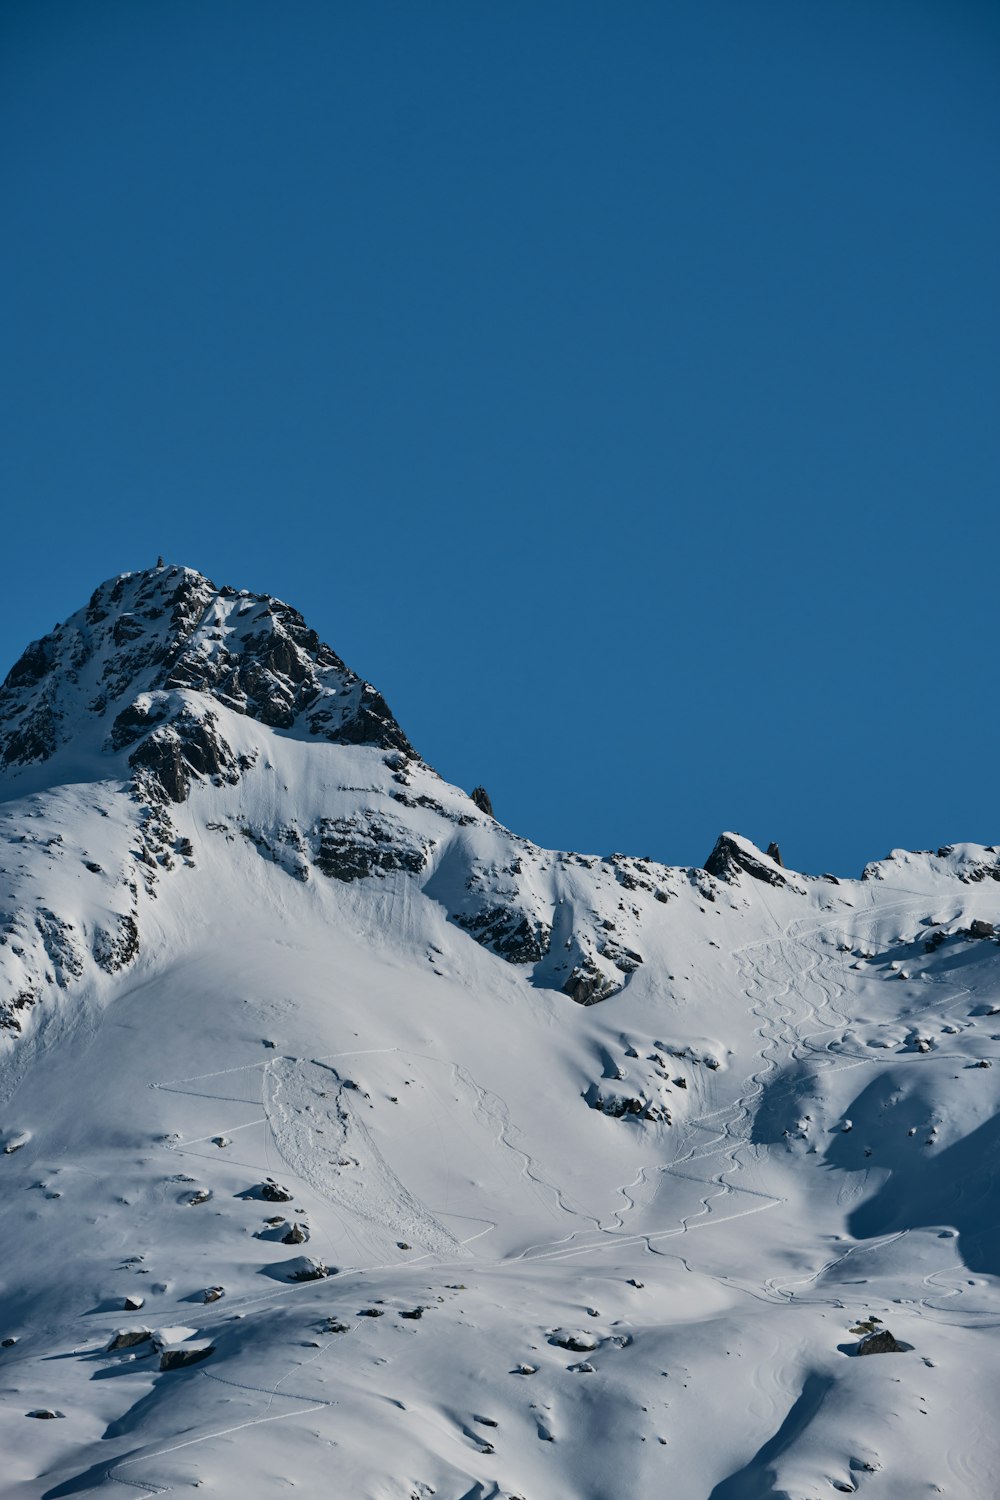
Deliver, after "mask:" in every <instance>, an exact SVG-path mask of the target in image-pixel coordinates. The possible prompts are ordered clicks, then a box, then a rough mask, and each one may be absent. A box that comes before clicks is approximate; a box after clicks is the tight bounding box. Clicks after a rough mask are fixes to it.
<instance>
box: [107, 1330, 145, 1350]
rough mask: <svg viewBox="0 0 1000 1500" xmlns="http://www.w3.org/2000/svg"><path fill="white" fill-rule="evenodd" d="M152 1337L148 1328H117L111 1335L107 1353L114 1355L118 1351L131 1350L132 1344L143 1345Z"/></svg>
mask: <svg viewBox="0 0 1000 1500" xmlns="http://www.w3.org/2000/svg"><path fill="white" fill-rule="evenodd" d="M152 1336H153V1335H152V1333H151V1332H150V1330H149V1329H148V1328H119V1329H118V1331H117V1332H116V1333H114V1334H113V1335H112V1337H111V1342H110V1344H109V1345H108V1348H107V1352H108V1354H114V1353H115V1351H116V1350H118V1349H131V1348H132V1347H133V1345H134V1344H144V1343H145V1342H146V1340H147V1339H150V1338H152Z"/></svg>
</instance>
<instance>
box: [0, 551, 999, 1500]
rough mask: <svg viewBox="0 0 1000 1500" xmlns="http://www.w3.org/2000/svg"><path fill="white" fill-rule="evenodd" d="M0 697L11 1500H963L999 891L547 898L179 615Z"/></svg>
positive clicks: (975, 1361) (939, 872) (174, 577)
mask: <svg viewBox="0 0 1000 1500" xmlns="http://www.w3.org/2000/svg"><path fill="white" fill-rule="evenodd" d="M88 615H90V618H89V619H88V618H87V617H88ZM102 615H103V617H102V618H98V616H102ZM3 691H4V701H5V703H6V704H7V705H9V706H12V712H10V716H9V717H8V718H6V719H5V720H4V721H3V722H2V723H0V736H2V743H3V745H4V747H5V754H6V753H7V751H9V750H10V747H11V746H12V745H13V746H14V747H15V753H13V754H11V755H9V757H8V760H7V765H6V770H5V772H4V773H3V782H2V786H3V805H2V806H0V915H2V930H0V985H2V986H3V988H2V989H0V1004H2V1005H3V1006H4V1007H5V1008H4V1010H3V1015H4V1017H5V1019H6V1023H7V1033H6V1035H5V1036H2V1037H0V1180H2V1186H3V1189H4V1202H5V1206H6V1214H5V1221H4V1222H5V1234H4V1256H3V1264H2V1268H0V1367H2V1369H3V1374H4V1379H3V1381H2V1382H0V1385H2V1387H3V1389H2V1391H0V1445H2V1447H3V1452H4V1455H5V1457H4V1464H5V1474H4V1493H5V1495H6V1494H10V1495H11V1496H12V1497H15V1500H29V1497H30V1500H39V1497H44V1500H56V1497H59V1496H68V1495H73V1494H82V1493H89V1492H97V1491H106V1492H107V1493H108V1494H117V1493H120V1490H121V1486H122V1485H123V1484H124V1485H126V1486H128V1487H130V1488H133V1489H137V1490H139V1491H140V1492H142V1493H146V1494H157V1493H168V1492H172V1491H174V1490H183V1489H188V1488H191V1487H195V1486H197V1487H200V1488H204V1489H205V1490H206V1491H207V1492H210V1493H216V1494H219V1495H231V1494H234V1493H235V1494H244V1495H246V1496H247V1497H250V1500H258V1497H259V1500H269V1497H271V1496H277V1495H279V1494H285V1493H287V1491H288V1489H289V1488H291V1487H295V1488H297V1489H298V1490H300V1491H301V1492H303V1493H305V1494H308V1495H322V1494H327V1493H331V1492H333V1491H335V1492H336V1493H337V1494H342V1495H344V1496H351V1497H354V1496H358V1497H365V1500H368V1497H371V1500H400V1497H402V1500H413V1497H419V1500H429V1497H432V1496H433V1497H435V1500H501V1497H502V1500H514V1497H522V1500H539V1497H542V1496H544V1497H545V1500H619V1497H627V1496H632V1495H640V1494H647V1493H648V1494H658V1493H676V1494H679V1495H683V1496H685V1497H691V1500H748V1497H758V1496H765V1495H771V1496H774V1497H776V1500H778V1497H786V1500H815V1497H818V1496H821V1495H825V1494H827V1493H830V1492H831V1491H832V1492H840V1493H854V1492H859V1493H862V1494H870V1495H871V1496H872V1497H874V1500H878V1496H879V1495H884V1496H887V1497H888V1496H893V1497H894V1496H902V1495H906V1496H909V1495H917V1494H922V1493H929V1494H934V1493H939V1494H944V1495H952V1496H953V1497H963V1500H987V1497H989V1500H992V1497H993V1495H994V1494H995V1488H996V1486H995V1473H996V1471H997V1467H998V1465H1000V1445H998V1443H997V1441H996V1439H995V1438H994V1437H993V1436H992V1435H991V1434H992V1427H991V1425H990V1423H989V1422H988V1421H987V1418H986V1412H985V1410H984V1395H983V1393H984V1392H986V1391H989V1390H990V1389H991V1383H992V1382H993V1381H995V1380H996V1379H997V1377H998V1376H1000V1356H998V1354H997V1351H996V1349H995V1347H994V1344H995V1340H993V1338H992V1334H991V1332H990V1329H991V1328H992V1326H993V1325H994V1323H995V1321H996V1318H997V1316H998V1315H1000V1297H998V1289H1000V1282H998V1280H997V1277H998V1274H1000V1233H998V1231H997V1228H996V1221H997V1214H996V1211H995V1207H994V1206H993V1203H992V1199H993V1188H994V1175H995V1166H994V1162H995V1158H996V1151H995V1146H996V1143H997V1132H998V1128H1000V1127H998V1124H997V1122H998V1120H1000V982H998V958H1000V954H998V943H997V938H996V935H995V932H994V928H993V924H994V922H995V921H996V920H997V918H998V916H1000V856H998V850H997V849H996V848H995V847H993V846H980V845H972V844H965V845H956V846H954V847H948V848H944V849H940V850H937V851H935V852H924V853H917V854H913V853H908V852H906V851H902V850H894V851H893V852H892V854H891V855H889V856H888V857H887V858H886V859H884V860H880V861H877V862H875V863H873V864H871V865H869V866H868V867H867V868H866V869H865V871H864V874H863V877H862V878H861V879H860V880H857V881H854V880H844V879H840V880H838V879H835V878H834V877H833V876H819V877H815V876H811V875H806V874H802V873H801V872H797V871H794V870H790V869H788V868H786V867H785V866H784V865H782V864H781V863H780V861H779V860H778V859H776V858H775V857H773V855H768V854H764V853H763V852H762V851H761V850H759V849H757V848H755V846H754V845H753V844H751V843H750V842H749V841H748V840H746V839H744V838H741V837H740V836H739V835H738V834H735V833H727V834H724V835H722V837H721V838H720V840H719V842H718V844H717V845H716V848H715V850H714V851H713V852H712V854H711V855H710V856H709V859H708V860H707V861H706V864H707V866H709V868H707V869H677V868H670V867H666V866H663V865H659V864H657V863H655V862H652V861H647V860H643V859H634V858H631V857H628V856H625V855H611V856H607V857H603V858H599V857H596V856H589V855H579V854H570V853H558V852H552V851H548V850H544V849H540V848H538V847H537V846H536V845H534V844H532V843H531V842H530V841H528V840H526V839H524V838H522V837H519V836H518V835H516V834H514V833H513V832H511V831H510V830H508V829H506V828H504V827H503V826H502V825H501V824H500V823H498V822H497V821H496V820H495V819H494V818H493V817H492V816H490V814H489V812H488V810H487V809H486V808H484V806H483V799H482V798H481V797H479V798H478V799H477V800H476V801H473V800H472V799H471V798H469V797H467V796H466V795H465V793H464V792H463V791H461V790H460V789H458V788H456V787H452V786H448V785H447V784H445V783H444V782H442V781H441V780H440V778H439V777H437V776H436V775H435V774H434V772H433V771H432V770H431V769H430V768H429V767H428V766H426V765H425V764H424V763H423V762H422V761H421V760H420V759H419V758H418V757H417V756H416V755H415V754H414V753H413V751H412V750H411V748H410V747H409V745H408V743H407V741H406V739H405V736H404V735H403V733H402V731H401V730H400V729H399V726H398V725H396V724H395V721H394V720H392V717H391V715H390V714H389V712H388V709H387V708H385V705H384V703H383V702H382V700H381V699H380V698H378V695H377V694H376V693H375V690H374V689H373V688H370V687H368V686H367V685H366V684H363V683H360V682H359V680H358V679H357V678H355V677H354V676H353V675H352V674H351V673H350V672H349V671H348V669H347V668H346V667H344V666H343V664H342V663H340V662H339V660H338V659H337V658H336V657H335V656H334V655H333V653H332V652H330V651H328V649H327V648H326V647H324V646H322V645H321V644H320V643H319V642H318V641H317V640H316V638H315V637H314V636H313V635H312V634H311V633H310V632H309V631H308V629H307V627H306V626H305V625H304V623H303V622H302V621H301V619H300V618H299V617H298V616H297V615H296V614H295V613H294V611H291V610H289V609H288V608H287V606H284V605H280V604H278V603H277V602H276V601H273V600H268V599H263V598H258V597H256V596H251V595H246V594H239V593H236V592H235V591H232V590H226V589H215V588H214V587H213V586H212V585H210V584H209V583H208V582H207V581H206V580H205V579H203V578H201V577H200V575H198V574H195V573H191V572H188V571H185V570H180V569H163V570H154V571H153V572H151V573H148V574H131V575H126V577H125V578H124V579H122V580H116V581H115V582H114V583H112V584H109V585H105V586H104V588H103V589H101V590H98V591H97V594H96V595H95V596H94V599H93V600H92V601H91V605H90V606H89V607H88V610H87V611H83V612H81V614H80V615H77V616H74V618H73V620H72V621H70V622H69V623H68V624H67V625H66V626H64V627H62V628H61V630H57V631H56V632H54V633H53V635H52V636H50V637H48V638H46V641H44V642H41V643H37V644H36V646H34V647H32V648H30V649H29V651H28V653H26V655H25V658H23V659H22V663H19V665H18V667H17V668H15V670H14V672H13V673H12V674H11V676H10V677H9V678H8V681H7V684H6V686H5V688H4V690H3ZM324 715H327V716H328V717H323V716H324ZM33 724H34V725H36V727H37V726H38V725H41V726H42V730H44V733H42V732H41V731H40V734H41V737H40V738H39V740H38V741H37V752H38V753H37V754H35V755H34V757H33V758H32V756H30V755H28V756H26V755H25V754H24V752H25V751H26V750H29V749H30V748H31V744H32V743H33V740H32V735H33V734H34V732H35V731H34V730H33V729H29V728H28V727H27V726H31V725H33ZM46 725H47V726H48V728H46V727H45V726H46ZM18 736H20V738H18ZM885 1328H888V1330H889V1332H890V1333H891V1335H892V1338H891V1340H890V1339H886V1338H884V1337H880V1334H881V1331H882V1330H884V1329H885ZM872 1335H875V1337H874V1338H872ZM866 1340H868V1341H869V1342H868V1343H867V1344H866V1351H868V1350H876V1349H879V1348H886V1349H892V1350H894V1352H889V1353H881V1354H879V1353H872V1356H871V1357H870V1358H865V1359H857V1358H856V1357H855V1355H856V1353H857V1352H858V1351H859V1348H860V1346H861V1345H862V1343H865V1341H866ZM39 1413H52V1414H53V1416H52V1418H51V1419H49V1420H46V1419H43V1418H42V1417H40V1416H39V1415H38V1414H39ZM331 1487H332V1488H331Z"/></svg>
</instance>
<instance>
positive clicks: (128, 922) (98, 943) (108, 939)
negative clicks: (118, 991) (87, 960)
mask: <svg viewBox="0 0 1000 1500" xmlns="http://www.w3.org/2000/svg"><path fill="white" fill-rule="evenodd" d="M138 952H139V928H138V926H137V924H136V920H135V917H133V916H132V915H131V914H130V913H128V912H125V913H123V914H122V915H121V916H120V917H119V918H118V926H117V929H116V930H115V931H112V932H109V931H108V929H107V928H105V927H99V928H98V929H97V931H96V932H95V934H94V945H93V954H94V961H95V962H96V963H97V964H98V965H99V966H100V968H102V969H103V970H104V972H105V973H106V974H117V973H118V971H119V969H124V968H125V967H126V965H128V964H130V963H131V962H132V960H133V959H134V958H135V956H136V954H137V953H138Z"/></svg>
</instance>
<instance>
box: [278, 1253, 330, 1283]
mask: <svg viewBox="0 0 1000 1500" xmlns="http://www.w3.org/2000/svg"><path fill="white" fill-rule="evenodd" d="M284 1272H285V1276H286V1278H287V1280H289V1281H322V1280H323V1278H324V1277H325V1276H329V1275H330V1268H329V1267H328V1266H325V1265H324V1264H323V1262H322V1261H321V1260H313V1259H312V1257H311V1256H309V1255H297V1256H296V1257H295V1259H294V1260H290V1261H289V1262H288V1264H287V1265H286V1266H285V1267H284Z"/></svg>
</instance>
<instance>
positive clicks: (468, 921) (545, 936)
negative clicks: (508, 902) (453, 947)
mask: <svg viewBox="0 0 1000 1500" xmlns="http://www.w3.org/2000/svg"><path fill="white" fill-rule="evenodd" d="M453 921H454V922H455V923H456V924H457V925H458V926H459V927H461V928H462V929H463V931H465V932H467V933H468V934H469V936H470V937H474V938H475V940H476V942H477V943H479V945H480V946H481V947H483V948H488V949H489V950H490V952H491V953H495V954H496V955H497V957H498V958H504V959H506V960H507V962H508V963H509V964H535V963H538V961H539V960H540V959H542V958H544V957H545V955H546V953H547V952H548V949H549V942H550V940H551V937H552V929H551V928H550V927H547V926H545V925H544V924H543V923H542V922H540V921H538V920H537V918H532V917H529V916H528V915H527V913H525V912H523V911H521V910H520V908H518V907H516V906H499V905H494V906H487V907H485V908H484V909H482V910H481V911H476V912H459V913H457V914H456V915H455V916H454V917H453Z"/></svg>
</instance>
